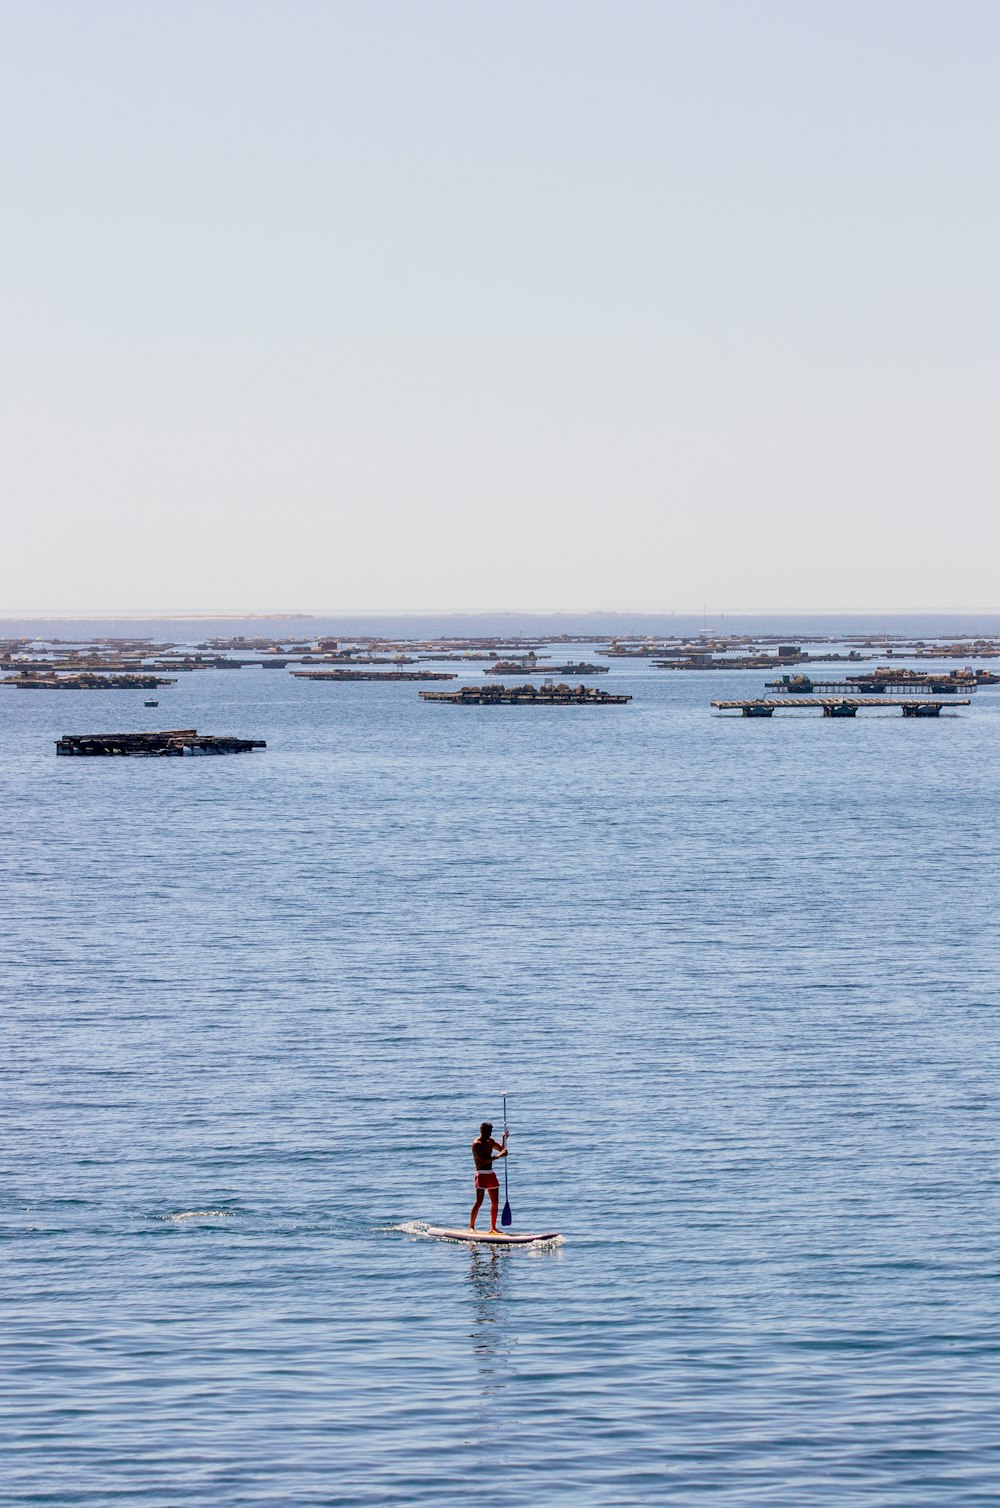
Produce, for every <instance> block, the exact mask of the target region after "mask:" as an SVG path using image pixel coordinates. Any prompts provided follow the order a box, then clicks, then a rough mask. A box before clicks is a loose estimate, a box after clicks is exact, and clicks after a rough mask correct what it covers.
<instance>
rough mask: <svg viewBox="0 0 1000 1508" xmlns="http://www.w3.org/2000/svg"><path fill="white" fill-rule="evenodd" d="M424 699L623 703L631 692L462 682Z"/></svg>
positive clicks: (476, 703)
mask: <svg viewBox="0 0 1000 1508" xmlns="http://www.w3.org/2000/svg"><path fill="white" fill-rule="evenodd" d="M420 695H421V696H422V697H423V699H424V701H425V702H450V703H452V704H453V705H454V706H456V707H522V706H525V707H526V706H533V707H549V706H556V705H558V706H567V705H570V706H585V707H609V706H618V707H620V706H622V705H623V704H624V703H625V702H630V701H631V700H632V698H631V697H630V696H615V695H613V694H612V693H611V692H610V691H598V690H597V688H596V687H595V686H582V685H581V686H564V685H562V684H561V683H560V684H559V685H557V686H549V685H542V686H530V685H525V686H504V685H503V684H501V685H499V686H461V687H459V689H458V690H457V691H421V693H420Z"/></svg>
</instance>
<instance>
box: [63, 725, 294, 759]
mask: <svg viewBox="0 0 1000 1508" xmlns="http://www.w3.org/2000/svg"><path fill="white" fill-rule="evenodd" d="M266 748H267V744H266V742H265V741H264V739H262V738H230V737H229V736H228V735H223V736H221V737H220V736H218V735H217V734H210V733H198V732H197V731H196V730H195V729H194V728H172V729H169V730H167V731H166V732H162V733H64V734H63V736H62V738H60V739H59V740H58V741H57V743H56V753H57V754H71V755H77V756H81V755H82V756H98V757H101V756H107V755H113V754H131V755H134V756H139V757H140V758H141V757H145V758H150V757H153V758H155V757H157V756H163V755H184V754H248V753H249V752H250V750H251V749H266Z"/></svg>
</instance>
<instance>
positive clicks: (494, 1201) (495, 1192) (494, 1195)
mask: <svg viewBox="0 0 1000 1508" xmlns="http://www.w3.org/2000/svg"><path fill="white" fill-rule="evenodd" d="M499 1208H500V1190H499V1188H495V1189H490V1235H491V1236H495V1235H496V1231H497V1210H498V1209H499Z"/></svg>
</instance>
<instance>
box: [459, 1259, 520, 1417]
mask: <svg viewBox="0 0 1000 1508" xmlns="http://www.w3.org/2000/svg"><path fill="white" fill-rule="evenodd" d="M510 1256H511V1253H510V1252H509V1251H499V1250H498V1249H497V1248H496V1247H495V1246H487V1247H477V1246H473V1247H470V1249H469V1291H470V1294H471V1298H472V1317H473V1329H472V1332H471V1340H472V1350H473V1354H474V1356H475V1358H476V1364H477V1365H478V1367H479V1371H480V1374H481V1379H482V1385H483V1390H484V1392H487V1393H495V1392H497V1391H499V1390H500V1389H501V1388H502V1387H503V1386H504V1385H505V1383H506V1381H507V1376H508V1373H509V1370H510V1352H511V1348H512V1345H513V1337H512V1335H511V1333H510V1326H509V1311H508V1304H507V1300H508V1298H509V1296H510V1285H511V1273H510V1265H511V1264H510Z"/></svg>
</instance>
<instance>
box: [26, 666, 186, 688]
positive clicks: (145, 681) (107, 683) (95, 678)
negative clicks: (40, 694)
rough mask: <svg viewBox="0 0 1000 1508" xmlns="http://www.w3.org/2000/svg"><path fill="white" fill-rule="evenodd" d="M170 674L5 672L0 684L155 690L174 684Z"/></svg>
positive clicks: (33, 686)
mask: <svg viewBox="0 0 1000 1508" xmlns="http://www.w3.org/2000/svg"><path fill="white" fill-rule="evenodd" d="M176 685H177V681H176V680H175V679H174V677H172V676H164V675H94V674H93V673H92V672H90V671H82V672H80V673H78V674H73V675H16V676H6V677H5V678H4V679H3V680H2V681H0V686H17V687H18V688H19V689H20V690H21V691H158V690H159V688H160V687H161V686H176Z"/></svg>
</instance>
